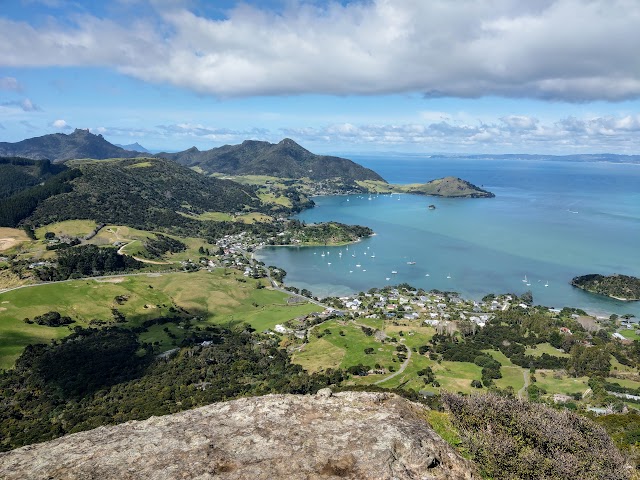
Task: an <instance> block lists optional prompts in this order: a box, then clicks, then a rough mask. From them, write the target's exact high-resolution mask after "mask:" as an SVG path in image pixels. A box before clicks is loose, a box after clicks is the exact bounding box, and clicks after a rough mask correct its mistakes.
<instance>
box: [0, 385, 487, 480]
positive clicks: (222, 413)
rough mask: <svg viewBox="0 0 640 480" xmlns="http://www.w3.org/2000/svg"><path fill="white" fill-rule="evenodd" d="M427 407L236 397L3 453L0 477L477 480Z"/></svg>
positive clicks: (331, 398) (367, 399) (367, 398)
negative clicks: (430, 421)
mask: <svg viewBox="0 0 640 480" xmlns="http://www.w3.org/2000/svg"><path fill="white" fill-rule="evenodd" d="M424 412H425V409H424V407H422V406H420V405H419V404H415V403H411V402H409V401H407V400H404V399H402V398H400V397H397V396H395V395H390V394H381V393H354V392H344V393H338V394H333V395H332V394H331V393H330V391H327V390H321V391H320V392H319V393H318V394H316V395H314V396H310V395H306V396H304V395H269V396H264V397H255V398H242V399H239V400H233V401H229V402H224V403H219V404H214V405H209V406H206V407H202V408H198V409H195V410H190V411H187V412H182V413H176V414H173V415H168V416H164V417H161V418H151V419H149V420H145V421H142V422H135V421H134V422H128V423H125V424H122V425H118V426H114V427H107V428H99V429H95V430H91V431H88V432H82V433H77V434H74V435H69V436H67V437H63V438H60V439H57V440H53V441H50V442H46V443H41V444H38V445H33V446H30V447H25V448H20V449H18V450H14V451H12V452H9V453H5V454H0V476H2V478H5V479H7V480H9V479H17V478H31V479H39V478H42V479H45V478H51V476H52V475H53V476H55V477H56V478H129V479H133V478H154V479H165V478H167V479H168V478H214V477H215V478H221V479H243V478H255V479H261V478H264V479H266V478H272V479H278V478H287V479H292V480H295V479H308V478H352V479H356V478H358V479H361V478H379V479H391V478H394V479H397V480H403V479H406V480H408V479H415V478H430V479H434V480H437V479H453V478H460V479H463V478H464V479H468V480H473V479H479V478H481V477H480V476H479V474H478V473H477V472H476V469H475V467H474V466H473V464H472V463H471V462H469V461H468V460H465V459H464V458H462V457H461V456H460V455H459V454H458V453H457V452H456V451H455V450H454V449H453V448H452V447H450V446H449V445H448V444H447V443H446V442H445V441H444V440H443V439H442V438H441V437H440V436H439V435H438V434H436V433H435V432H434V431H433V430H432V429H431V428H430V427H429V426H428V425H427V423H426V422H425V421H424Z"/></svg>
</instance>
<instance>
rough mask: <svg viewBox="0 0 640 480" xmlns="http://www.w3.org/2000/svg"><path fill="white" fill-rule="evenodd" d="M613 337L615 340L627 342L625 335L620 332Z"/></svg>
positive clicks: (613, 334)
mask: <svg viewBox="0 0 640 480" xmlns="http://www.w3.org/2000/svg"><path fill="white" fill-rule="evenodd" d="M611 336H612V337H613V338H615V339H616V340H626V338H625V337H624V335H621V334H620V333H618V332H615V333H612V334H611Z"/></svg>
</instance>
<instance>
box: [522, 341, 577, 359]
mask: <svg viewBox="0 0 640 480" xmlns="http://www.w3.org/2000/svg"><path fill="white" fill-rule="evenodd" d="M524 353H525V355H531V356H533V357H541V356H542V354H543V353H546V354H547V355H551V356H554V357H568V356H569V354H568V353H564V352H561V351H560V350H558V349H557V348H555V347H554V346H553V345H551V344H550V343H540V344H538V345H536V346H535V348H533V347H527V349H526V350H525V352H524Z"/></svg>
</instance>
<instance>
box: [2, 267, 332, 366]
mask: <svg viewBox="0 0 640 480" xmlns="http://www.w3.org/2000/svg"><path fill="white" fill-rule="evenodd" d="M238 280H240V281H238ZM257 283H258V281H256V280H252V279H245V278H244V277H242V275H241V274H239V273H237V272H235V271H225V270H222V269H220V270H214V271H213V272H211V273H209V272H207V271H199V272H194V273H182V272H180V273H168V274H158V273H149V274H140V275H135V276H117V277H112V278H105V279H80V280H73V281H66V282H60V283H54V284H45V285H38V286H33V287H25V288H21V289H18V290H13V291H9V292H5V293H2V294H0V368H5V369H6V368H10V367H11V366H12V365H13V363H14V362H15V359H16V358H17V357H18V355H19V354H20V352H21V351H22V349H23V348H24V347H25V346H26V345H28V344H30V343H41V342H48V341H49V340H52V339H56V338H62V337H64V336H66V335H69V334H70V333H71V328H73V327H74V326H76V325H78V326H83V327H87V326H89V325H90V322H91V320H101V321H104V322H107V323H108V324H115V322H114V314H113V311H112V309H116V310H117V311H118V312H120V313H121V314H122V315H124V317H125V318H126V323H125V324H123V325H125V326H138V325H140V324H142V322H144V321H145V320H150V319H154V318H159V317H163V316H165V317H166V316H175V315H178V314H180V312H183V313H184V312H185V311H186V312H188V313H189V314H190V315H198V316H200V317H201V318H202V323H203V324H205V325H206V324H225V325H234V324H240V323H244V322H246V323H248V324H250V325H251V326H252V327H253V328H255V329H257V330H259V331H262V330H265V329H267V328H273V327H274V326H275V325H276V324H278V323H282V322H285V321H287V320H290V319H292V318H295V317H297V316H300V315H304V314H307V313H310V312H314V311H318V309H319V307H317V306H316V305H313V304H299V305H287V304H286V298H287V295H286V294H284V293H281V292H277V291H273V290H269V289H257V288H256V285H257ZM117 297H120V298H117ZM50 311H57V312H59V313H60V314H61V315H62V316H69V317H71V318H72V319H73V320H75V322H76V323H74V324H72V325H70V326H69V327H55V328H54V327H47V326H41V325H36V324H26V323H24V322H23V319H24V318H30V319H33V318H34V317H35V316H37V315H42V314H44V313H47V312H50ZM163 328H164V327H163ZM156 330H158V331H156ZM173 333H175V334H176V335H178V336H179V334H181V333H182V332H181V331H180V330H178V331H176V332H173ZM148 335H149V336H150V337H152V336H155V337H158V336H159V337H164V338H163V339H161V340H162V341H161V345H162V346H164V347H170V343H171V342H169V338H168V337H167V335H166V333H164V332H163V331H162V329H154V330H153V331H151V333H149V334H148ZM143 340H145V338H144V336H143ZM178 340H179V338H178ZM147 341H148V340H147ZM165 349H166V348H165Z"/></svg>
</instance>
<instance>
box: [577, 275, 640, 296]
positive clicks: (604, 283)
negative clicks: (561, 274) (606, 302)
mask: <svg viewBox="0 0 640 480" xmlns="http://www.w3.org/2000/svg"><path fill="white" fill-rule="evenodd" d="M571 285H573V286H574V287H578V288H581V289H582V290H586V291H587V292H589V293H595V294H598V295H605V296H607V297H611V298H615V299H617V300H623V301H627V302H628V301H634V300H640V278H637V277H631V276H629V275H618V274H615V275H609V276H604V275H598V274H595V273H592V274H589V275H582V276H580V277H574V278H573V279H572V280H571Z"/></svg>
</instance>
